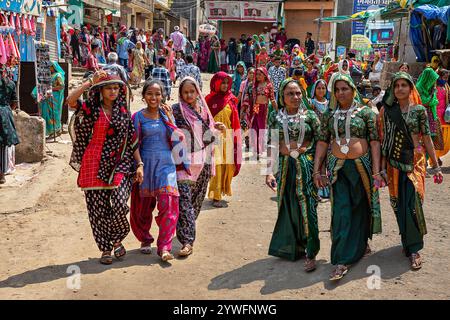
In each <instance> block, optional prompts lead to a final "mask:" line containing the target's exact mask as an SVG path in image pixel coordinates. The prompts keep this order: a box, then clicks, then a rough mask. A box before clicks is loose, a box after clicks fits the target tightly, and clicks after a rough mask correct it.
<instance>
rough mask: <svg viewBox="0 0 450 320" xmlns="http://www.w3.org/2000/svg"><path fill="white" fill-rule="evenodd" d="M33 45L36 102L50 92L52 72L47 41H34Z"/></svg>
mask: <svg viewBox="0 0 450 320" xmlns="http://www.w3.org/2000/svg"><path fill="white" fill-rule="evenodd" d="M34 47H35V49H36V62H35V68H36V87H37V99H36V100H37V102H38V103H39V102H41V101H42V100H44V99H45V98H46V96H47V94H48V93H50V94H52V73H51V71H50V67H51V66H52V62H51V61H50V46H49V45H48V43H44V42H39V41H35V42H34Z"/></svg>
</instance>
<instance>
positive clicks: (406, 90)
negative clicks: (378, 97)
mask: <svg viewBox="0 0 450 320" xmlns="http://www.w3.org/2000/svg"><path fill="white" fill-rule="evenodd" d="M430 69H431V68H430ZM433 72H434V71H433ZM383 104H384V106H383V108H382V109H381V110H380V126H381V130H380V131H381V134H382V152H383V159H382V162H381V164H382V165H381V167H382V168H383V170H385V171H387V178H388V181H389V196H390V200H391V205H392V208H393V209H394V213H395V216H396V218H397V223H398V227H399V229H400V235H401V240H402V245H403V252H404V254H405V255H406V256H407V257H408V258H409V259H410V263H411V268H412V269H413V270H417V269H420V268H421V267H422V259H421V257H420V254H419V250H421V249H422V248H423V237H424V235H425V234H426V233H427V227H426V224H425V216H424V212H423V207H422V206H423V201H424V198H425V174H426V160H425V154H426V153H427V154H428V155H430V158H431V160H432V163H433V164H434V166H433V168H432V170H433V171H434V182H435V183H442V180H443V177H442V172H441V168H440V167H439V165H438V159H437V157H436V154H435V150H434V146H433V141H432V140H431V132H430V127H429V124H428V119H427V110H426V108H425V107H424V106H422V105H421V100H420V98H419V93H418V92H417V90H416V88H415V86H414V82H413V80H412V78H411V76H410V75H409V74H407V73H405V72H398V73H396V74H395V75H394V77H393V79H392V83H391V87H390V89H389V90H388V91H386V94H385V95H384V98H383Z"/></svg>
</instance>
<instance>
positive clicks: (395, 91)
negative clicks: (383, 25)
mask: <svg viewBox="0 0 450 320" xmlns="http://www.w3.org/2000/svg"><path fill="white" fill-rule="evenodd" d="M158 32H159V31H156V34H159V33H158ZM174 33H175V34H174V37H171V38H170V39H169V40H168V42H167V46H168V47H169V48H172V46H173V50H168V51H166V53H168V54H166V55H158V54H153V55H151V56H150V59H149V56H148V55H147V52H148V50H155V51H153V52H160V51H161V50H164V42H163V40H164V39H163V37H160V36H157V37H156V38H155V37H154V36H155V35H153V36H152V39H153V41H152V42H149V41H148V39H146V41H142V42H141V41H140V40H139V39H141V40H144V38H143V37H142V36H145V34H141V33H140V32H139V33H133V34H132V35H131V37H130V39H128V37H127V36H126V33H125V31H121V34H122V37H119V39H118V40H117V42H115V43H116V45H117V47H116V48H117V49H118V50H117V53H115V52H110V53H108V55H107V58H108V59H107V65H106V66H104V67H101V66H100V67H99V68H98V69H96V68H94V69H95V70H94V73H93V74H91V75H90V76H89V77H88V78H87V79H86V80H85V81H84V82H83V84H82V85H81V86H80V87H78V88H76V89H75V90H73V91H72V92H70V94H69V96H68V98H67V103H68V105H69V107H71V108H73V109H74V110H76V121H75V122H74V123H75V126H74V132H75V139H74V144H73V151H72V156H71V159H70V165H71V166H72V167H73V168H74V169H75V170H76V171H78V172H79V175H78V180H77V184H78V186H79V187H80V188H81V189H82V190H83V191H84V193H85V199H86V205H87V211H88V214H89V221H90V223H91V227H92V231H93V235H94V239H95V241H96V243H97V246H98V248H99V250H100V251H101V252H102V254H101V258H100V262H101V263H103V264H111V263H113V258H112V255H114V256H115V257H116V258H119V259H120V258H122V257H124V256H125V254H126V249H125V247H124V246H123V244H122V241H123V240H124V239H125V237H126V236H127V235H128V233H129V231H130V229H131V230H132V232H133V234H134V235H135V237H136V238H137V240H138V241H139V242H140V251H141V252H142V253H143V254H150V253H152V246H151V245H152V243H153V242H154V237H153V236H152V235H151V234H150V228H151V226H152V220H153V211H154V209H155V208H157V209H158V211H159V212H158V215H157V216H156V217H155V221H156V223H157V225H158V227H159V234H158V236H157V242H156V244H157V254H158V255H159V256H160V257H161V259H162V260H163V261H168V260H171V259H174V255H173V254H172V237H173V236H174V235H175V234H176V237H177V239H178V240H179V241H180V243H181V244H182V248H181V250H180V251H179V252H178V255H179V256H181V257H186V256H189V255H190V254H192V253H193V248H194V242H195V239H196V219H197V218H198V216H199V213H200V210H201V207H202V203H203V201H204V199H205V198H206V197H208V198H209V199H211V201H212V205H213V206H215V207H218V208H221V207H223V206H224V202H223V196H225V195H226V196H232V189H231V183H232V180H233V179H235V178H236V176H237V175H238V174H239V172H240V168H241V165H242V163H243V157H242V152H243V151H244V150H246V149H247V150H249V151H251V152H252V154H253V155H254V159H256V160H257V161H258V160H260V159H261V158H262V157H266V160H267V166H266V175H265V182H266V184H267V186H268V187H269V188H270V189H272V190H273V191H275V192H277V199H278V206H277V210H278V218H277V221H276V225H275V228H274V232H273V234H272V239H271V242H270V246H269V250H268V251H269V254H270V255H273V256H276V257H281V258H284V259H289V260H297V259H299V258H302V257H304V258H305V259H306V260H305V265H304V268H305V271H307V272H310V271H313V270H315V269H316V259H315V257H316V256H317V254H318V252H319V250H320V240H319V227H318V217H317V208H318V206H319V203H320V202H321V201H322V199H326V198H330V200H331V211H332V219H331V242H332V246H331V263H332V264H333V265H334V266H335V268H334V270H333V272H332V273H331V275H330V280H339V279H341V278H342V277H343V276H344V275H345V274H346V273H347V272H348V270H349V268H350V266H351V265H353V264H355V263H356V262H358V261H359V260H360V259H361V258H363V257H364V256H366V255H368V254H370V252H371V249H370V246H369V239H372V236H373V234H378V233H381V231H382V230H381V225H382V224H381V206H380V199H379V189H380V188H383V187H386V186H387V187H388V189H389V197H390V203H391V204H392V209H393V211H394V213H395V216H396V218H397V222H398V227H399V231H400V235H401V242H402V245H403V252H404V254H405V255H406V256H407V257H408V258H409V259H410V264H411V268H412V269H420V268H421V266H422V259H421V256H420V254H419V251H420V250H421V249H422V248H423V246H424V241H423V238H424V235H425V234H426V233H427V227H426V223H425V215H424V212H423V202H424V200H425V179H426V177H427V175H430V174H431V175H432V176H433V179H434V182H435V183H442V180H443V175H442V171H441V167H440V166H441V164H442V162H441V160H440V157H442V156H444V155H445V154H446V153H447V152H448V151H449V149H450V130H449V127H450V126H449V124H448V123H447V122H446V121H450V119H449V117H448V116H450V115H447V116H446V111H447V106H448V101H449V97H450V96H449V95H450V87H449V85H448V76H449V71H448V70H446V69H443V68H442V67H441V66H440V64H439V61H437V60H436V59H433V62H432V63H431V64H430V65H429V66H427V67H426V68H425V69H424V70H423V72H422V73H421V74H420V76H419V78H418V80H417V81H415V80H414V79H413V77H412V76H411V75H410V74H409V71H410V70H409V66H408V65H407V64H402V65H401V66H400V68H399V71H398V72H397V73H395V74H394V75H393V78H392V81H391V84H390V87H389V88H388V89H387V90H386V91H382V90H381V88H380V87H374V88H373V90H372V91H373V92H372V93H373V99H371V100H368V99H366V98H364V97H363V96H362V95H361V93H360V90H358V81H359V80H360V77H361V71H362V70H363V69H364V68H362V69H361V68H360V64H359V63H358V61H356V60H355V57H354V55H352V54H349V56H348V57H347V58H346V59H344V58H343V57H341V58H340V59H339V61H333V60H332V59H331V58H330V57H328V56H325V57H323V58H319V57H318V56H317V55H315V54H314V53H313V52H311V50H313V46H314V44H313V43H311V35H310V34H309V33H308V34H307V36H306V40H305V44H304V45H303V44H302V45H294V46H293V47H292V50H286V51H285V49H284V47H283V42H282V39H277V40H276V44H275V46H274V47H273V48H271V46H272V45H271V42H270V40H269V41H267V42H266V39H265V38H264V37H263V36H261V37H259V36H256V37H253V38H247V39H245V37H242V38H243V39H244V40H245V41H244V45H243V48H242V50H241V51H240V53H238V54H237V55H236V56H235V57H234V58H232V59H230V56H229V54H230V51H228V52H227V56H226V57H227V58H226V64H225V65H226V66H225V67H223V68H221V67H220V68H219V66H220V65H222V62H223V61H224V60H222V57H221V55H220V54H219V53H220V50H221V48H222V47H224V46H223V41H222V42H221V41H220V40H219V39H218V38H217V37H213V38H212V41H214V42H213V43H212V44H211V48H212V51H210V52H209V51H208V50H205V48H206V47H207V46H206V45H205V42H206V41H207V39H206V40H205V39H203V42H202V41H200V54H199V55H198V56H195V54H194V53H195V48H193V51H192V52H186V51H187V50H186V47H187V42H185V41H184V40H183V39H186V38H185V37H183V35H182V34H181V33H180V32H179V30H177V29H176V30H175V31H174ZM161 35H162V34H161ZM177 36H180V37H179V38H177ZM139 37H140V38H139ZM269 37H270V35H269ZM275 37H279V38H280V37H281V38H283V37H284V38H286V36H285V32H284V30H281V31H280V33H276V34H275ZM263 38H264V41H263ZM83 39H85V38H83ZM102 39H103V37H102ZM269 39H270V38H269ZM275 39H276V38H275ZM134 40H136V44H135V43H134ZM102 41H103V40H102ZM159 41H160V42H159ZM279 41H281V43H279ZM111 42H112V41H110V42H109V44H110V45H111ZM188 42H189V41H188ZM231 42H232V41H230V43H231ZM140 43H141V44H143V43H145V47H141V45H139V44H140ZM236 43H237V42H234V44H236ZM84 45H85V43H84V41H82V42H80V47H82V48H83V46H84ZM94 45H95V43H92V44H91V49H92V48H93V46H94ZM266 45H267V46H268V47H267V46H266ZM127 46H133V48H134V49H133V50H134V51H132V52H131V53H130V54H131V55H132V58H130V56H129V55H128V56H126V55H125V53H127V50H125V49H124V48H126V47H127ZM183 46H186V47H185V48H184V49H183ZM250 46H252V48H253V49H252V50H255V52H256V49H255V48H258V50H259V51H258V52H257V53H255V56H254V53H253V52H250V53H249V52H248V50H249V48H250ZM180 48H181V49H180ZM86 49H87V51H86ZM88 49H89V48H88V47H84V49H82V50H80V51H83V50H85V52H84V53H82V54H81V55H80V59H81V60H83V57H84V58H86V60H87V61H89V59H90V56H91V55H93V54H94V55H95V54H97V53H98V52H97V51H96V50H94V51H92V50H91V51H89V50H88ZM106 49H108V50H109V49H110V47H108V46H106ZM178 49H180V50H178ZM103 50H105V47H104V48H103ZM136 50H139V52H140V53H139V52H137V51H136ZM232 52H233V51H232ZM236 52H238V51H236ZM183 54H186V57H185V58H183ZM208 55H209V59H207V60H206V61H209V64H210V65H211V67H212V69H210V71H213V72H214V76H213V77H212V79H211V81H210V83H209V86H210V93H209V94H208V95H206V96H205V97H203V95H202V79H201V76H200V70H205V61H204V57H207V56H208ZM250 57H251V58H250ZM196 58H198V59H197V62H198V63H200V68H199V67H198V66H196V65H195V60H196ZM214 59H216V60H215V61H214ZM130 60H132V61H133V64H132V65H131V68H130V65H129V61H130ZM150 60H151V61H152V62H153V63H154V64H155V65H154V67H153V68H152V70H151V72H149V79H148V80H147V81H146V82H145V83H144V85H143V88H142V103H143V104H142V109H141V110H140V111H138V112H136V113H135V114H133V115H131V113H130V111H129V110H130V109H129V101H128V100H127V95H128V93H129V92H128V91H129V88H128V85H127V83H128V82H129V81H131V82H133V77H138V76H139V75H141V74H142V73H143V72H145V71H146V70H145V68H146V67H143V68H141V66H142V65H141V64H140V63H141V62H142V61H146V62H148V61H150ZM117 61H119V64H118V63H117ZM136 61H141V62H138V63H137V64H138V65H139V66H140V67H139V68H137V69H136ZM230 61H231V62H232V63H230ZM377 64H378V61H376V62H375V63H374V64H373V68H374V69H376V68H379V66H377ZM178 68H180V69H178ZM207 68H208V67H207ZM220 69H221V70H220ZM124 70H125V73H127V72H126V71H128V72H129V73H131V78H130V79H128V78H127V76H126V75H124V74H123V72H124ZM358 71H359V72H358ZM133 73H135V75H133ZM138 78H139V77H138ZM177 79H179V86H178V94H177V96H178V101H177V102H176V103H174V104H172V105H169V103H168V101H169V97H170V95H171V90H172V81H175V80H177ZM6 89H7V88H6ZM6 89H5V90H6ZM86 91H87V92H88V94H87V98H86V99H82V96H83V93H84V92H86ZM2 97H3V96H2ZM5 97H7V95H5ZM8 99H9V100H7V101H6V100H5V101H4V103H5V104H12V103H14V101H15V98H14V96H13V95H10V96H9V98H8ZM1 137H3V136H1ZM14 139H15V138H14V136H11V139H10V140H5V141H6V142H5V143H6V144H7V145H9V144H10V143H14V142H15V140H14ZM9 141H10V142H9ZM1 142H2V143H3V140H1ZM427 167H428V171H427ZM130 198H131V207H130V208H129V207H128V200H129V199H130ZM128 212H130V223H129V222H128V220H127V217H126V215H127V214H128Z"/></svg>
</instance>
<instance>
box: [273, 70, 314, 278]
mask: <svg viewBox="0 0 450 320" xmlns="http://www.w3.org/2000/svg"><path fill="white" fill-rule="evenodd" d="M278 106H279V108H280V110H279V111H272V113H271V114H270V115H269V118H268V127H269V141H268V144H269V148H268V159H269V161H268V175H267V176H266V184H267V186H268V187H269V188H271V189H272V190H273V191H277V196H278V219H277V222H276V225H275V229H274V231H273V235H272V240H271V242H270V247H269V254H270V255H273V256H276V257H280V258H284V259H289V260H292V261H295V260H297V259H299V258H301V257H302V256H305V255H306V261H305V265H304V268H305V271H307V272H309V271H313V270H315V269H316V261H315V257H316V255H317V253H318V252H319V249H320V241H319V227H318V223H317V204H318V200H319V199H318V196H317V188H316V187H315V186H314V183H313V179H312V173H313V164H314V153H315V147H316V141H317V140H316V137H317V136H318V135H319V131H320V122H319V119H318V117H317V115H316V114H315V112H314V111H312V110H308V109H307V107H306V106H305V105H304V104H303V101H302V92H301V90H300V85H299V84H298V82H297V81H295V80H293V79H291V78H288V79H286V80H284V81H283V82H282V83H281V86H280V91H279V95H278ZM277 158H278V162H279V165H278V169H279V172H280V175H279V178H278V181H276V179H275V177H274V175H273V170H272V168H273V165H274V163H275V162H276V161H275V159H277Z"/></svg>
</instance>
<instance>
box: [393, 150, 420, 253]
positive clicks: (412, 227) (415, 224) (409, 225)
mask: <svg viewBox="0 0 450 320" xmlns="http://www.w3.org/2000/svg"><path fill="white" fill-rule="evenodd" d="M425 164H426V160H425V151H424V150H423V149H422V148H420V149H416V150H415V151H414V168H413V170H412V171H411V172H404V171H401V170H399V169H396V168H394V167H392V166H391V165H389V164H388V167H387V174H388V178H389V196H390V200H391V205H392V208H393V210H394V213H395V216H396V218H397V223H398V227H399V230H400V235H401V240H402V245H403V249H404V251H405V254H406V256H410V255H411V253H417V252H418V251H419V250H421V249H422V248H423V236H424V235H425V234H426V233H427V227H426V223H425V217H424V212H423V207H422V203H423V200H424V195H425V174H426V169H425Z"/></svg>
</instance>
